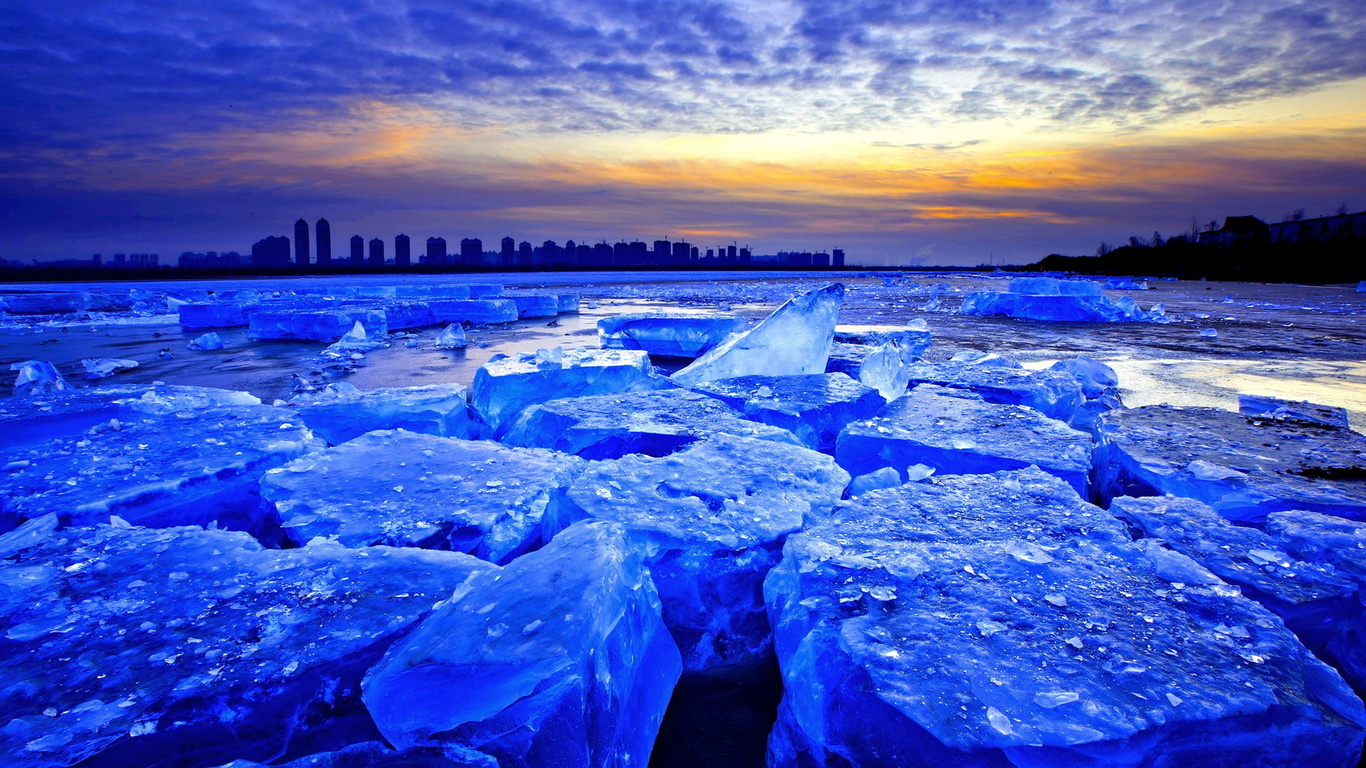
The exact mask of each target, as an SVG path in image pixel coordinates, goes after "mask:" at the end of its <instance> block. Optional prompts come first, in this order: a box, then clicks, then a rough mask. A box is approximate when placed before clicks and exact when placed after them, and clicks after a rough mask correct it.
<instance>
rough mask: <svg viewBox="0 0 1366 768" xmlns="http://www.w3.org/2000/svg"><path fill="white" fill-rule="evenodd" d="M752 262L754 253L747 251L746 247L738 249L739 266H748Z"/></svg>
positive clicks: (747, 247)
mask: <svg viewBox="0 0 1366 768" xmlns="http://www.w3.org/2000/svg"><path fill="white" fill-rule="evenodd" d="M753 261H754V252H753V251H751V250H750V249H749V246H746V247H744V248H741V249H740V263H741V264H750V263H753Z"/></svg>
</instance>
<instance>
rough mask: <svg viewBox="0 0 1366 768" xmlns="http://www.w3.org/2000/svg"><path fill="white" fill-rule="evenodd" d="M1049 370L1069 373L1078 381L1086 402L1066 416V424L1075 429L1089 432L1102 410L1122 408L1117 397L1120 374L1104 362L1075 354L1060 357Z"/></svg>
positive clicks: (1103, 411) (1122, 403)
mask: <svg viewBox="0 0 1366 768" xmlns="http://www.w3.org/2000/svg"><path fill="white" fill-rule="evenodd" d="M1048 370H1050V371H1057V372H1062V373H1068V374H1071V375H1072V376H1073V377H1074V378H1076V380H1077V382H1078V383H1080V384H1081V393H1082V397H1083V398H1084V399H1085V401H1084V402H1083V403H1082V404H1081V406H1080V407H1079V408H1077V410H1076V411H1075V412H1074V413H1073V414H1072V417H1071V418H1070V419H1068V423H1069V424H1071V425H1072V426H1073V427H1076V428H1077V429H1081V430H1085V431H1087V432H1092V431H1094V430H1095V426H1096V420H1097V419H1099V418H1100V415H1101V414H1102V413H1105V412H1106V411H1110V410H1113V409H1115V408H1123V407H1124V401H1123V400H1121V399H1120V396H1119V375H1118V374H1116V373H1115V369H1113V368H1111V367H1110V366H1108V365H1106V364H1105V363H1102V362H1100V361H1098V360H1092V359H1091V358H1089V357H1074V358H1071V359H1069V360H1059V361H1058V362H1056V363H1054V364H1053V365H1052V366H1050V367H1049V369H1048Z"/></svg>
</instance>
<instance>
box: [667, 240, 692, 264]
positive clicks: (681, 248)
mask: <svg viewBox="0 0 1366 768" xmlns="http://www.w3.org/2000/svg"><path fill="white" fill-rule="evenodd" d="M690 253H692V246H691V245H690V244H688V243H686V242H684V241H682V240H679V241H678V242H676V243H674V246H673V254H672V256H673V261H674V263H675V264H687V263H688V254H690Z"/></svg>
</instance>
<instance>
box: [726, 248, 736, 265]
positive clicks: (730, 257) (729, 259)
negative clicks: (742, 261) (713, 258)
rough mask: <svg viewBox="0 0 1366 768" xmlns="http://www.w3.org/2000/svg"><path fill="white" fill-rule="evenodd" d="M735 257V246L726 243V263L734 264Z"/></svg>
mask: <svg viewBox="0 0 1366 768" xmlns="http://www.w3.org/2000/svg"><path fill="white" fill-rule="evenodd" d="M735 257H736V254H735V246H734V245H728V246H726V263H727V264H734V263H735Z"/></svg>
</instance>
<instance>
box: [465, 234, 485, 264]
mask: <svg viewBox="0 0 1366 768" xmlns="http://www.w3.org/2000/svg"><path fill="white" fill-rule="evenodd" d="M460 263H461V264H462V265H464V267H465V268H466V269H469V268H471V267H480V266H483V264H484V241H483V240H480V239H479V238H477V237H465V238H461V240H460Z"/></svg>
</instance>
